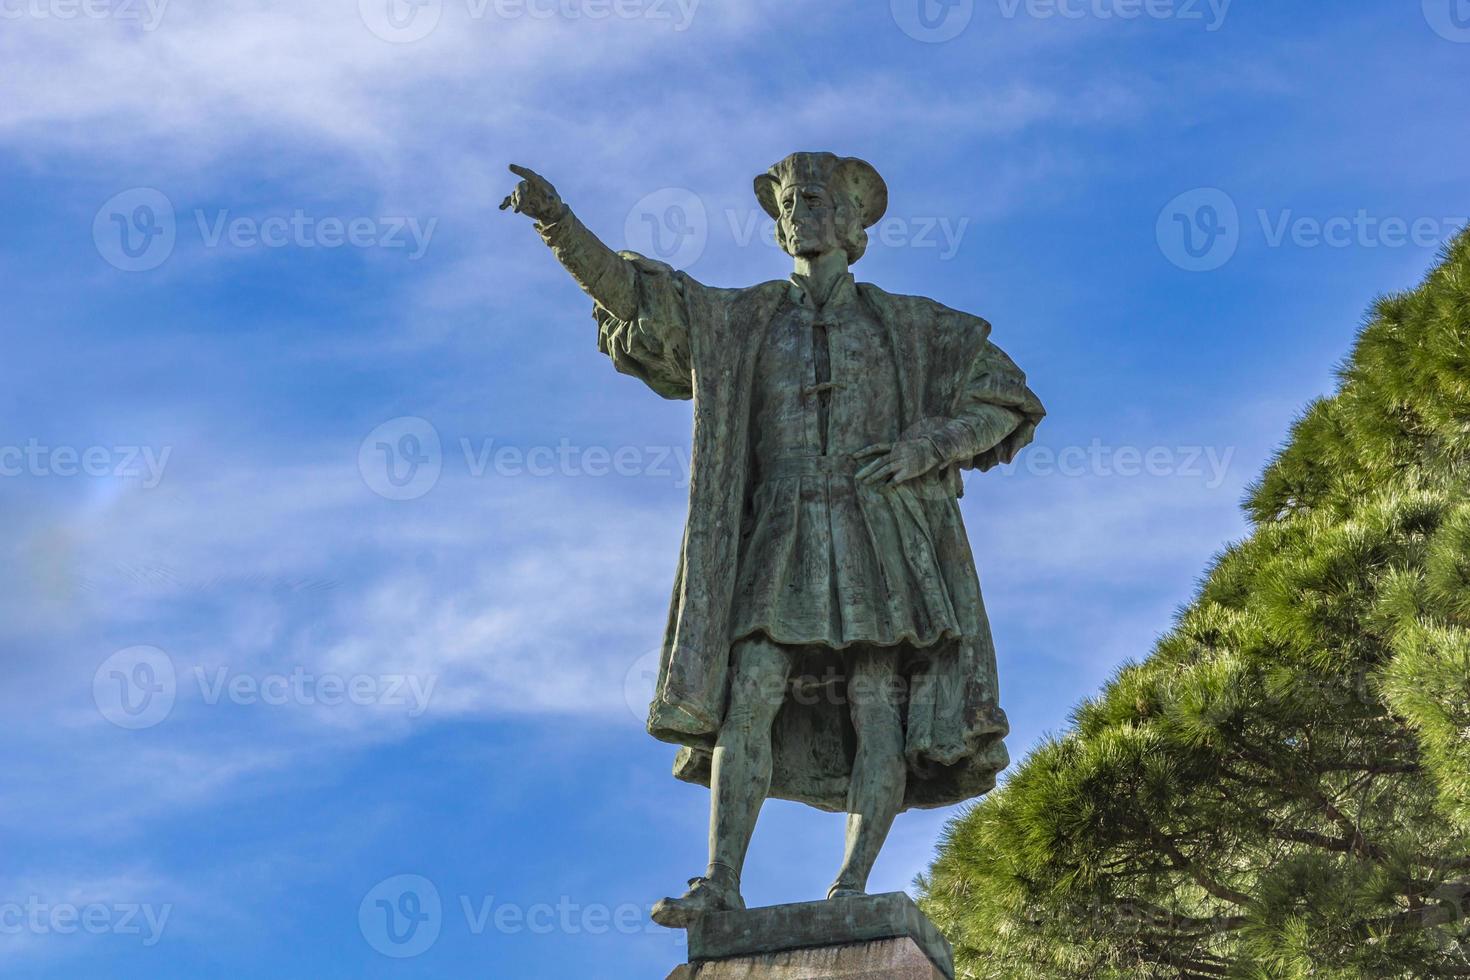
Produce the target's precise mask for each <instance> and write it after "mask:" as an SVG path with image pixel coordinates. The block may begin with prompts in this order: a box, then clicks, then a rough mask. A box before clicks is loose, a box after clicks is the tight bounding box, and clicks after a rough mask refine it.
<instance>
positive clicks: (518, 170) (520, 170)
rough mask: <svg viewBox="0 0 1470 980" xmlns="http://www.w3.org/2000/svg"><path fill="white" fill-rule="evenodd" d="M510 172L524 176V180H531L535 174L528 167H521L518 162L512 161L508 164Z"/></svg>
mask: <svg viewBox="0 0 1470 980" xmlns="http://www.w3.org/2000/svg"><path fill="white" fill-rule="evenodd" d="M510 172H511V173H513V174H515V175H516V176H517V177H524V178H525V179H526V180H533V179H535V178H536V176H537V174H536V171H534V170H532V169H531V168H530V167H523V166H521V165H520V164H518V163H512V164H511V165H510Z"/></svg>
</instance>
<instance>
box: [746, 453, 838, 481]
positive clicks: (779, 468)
mask: <svg viewBox="0 0 1470 980" xmlns="http://www.w3.org/2000/svg"><path fill="white" fill-rule="evenodd" d="M756 469H757V470H758V471H759V472H760V475H761V479H763V480H780V479H784V478H787V477H793V476H845V477H848V478H849V479H851V478H852V475H853V474H854V473H856V472H857V469H858V461H857V460H855V459H853V458H852V456H851V455H850V454H848V453H839V454H837V455H836V456H782V457H780V458H779V459H774V460H771V461H770V462H768V463H758V464H757V465H756Z"/></svg>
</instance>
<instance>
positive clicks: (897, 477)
mask: <svg viewBox="0 0 1470 980" xmlns="http://www.w3.org/2000/svg"><path fill="white" fill-rule="evenodd" d="M852 455H853V458H854V459H858V460H863V459H871V462H869V463H868V464H867V465H865V466H863V467H862V468H860V469H859V470H858V471H857V473H856V474H855V477H856V479H857V481H858V482H859V483H866V484H867V485H868V486H880V487H881V486H894V485H896V484H899V483H906V482H908V481H909V480H916V479H918V478H919V477H921V476H923V475H924V474H925V473H928V472H930V471H932V470H934V469H935V468H937V467H938V466H939V464H940V463H942V462H943V460H942V459H940V457H939V450H937V449H935V448H934V443H932V442H930V441H929V440H928V439H908V440H904V441H902V442H897V443H894V444H892V445H889V444H888V443H886V442H883V443H878V444H877V445H875V446H869V447H868V448H866V449H861V450H858V451H857V452H855V453H853V454H852Z"/></svg>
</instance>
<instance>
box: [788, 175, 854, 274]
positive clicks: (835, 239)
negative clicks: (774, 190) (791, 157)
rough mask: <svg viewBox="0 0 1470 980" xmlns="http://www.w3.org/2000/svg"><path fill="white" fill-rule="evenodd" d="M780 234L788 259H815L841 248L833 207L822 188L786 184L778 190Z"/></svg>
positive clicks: (827, 191)
mask: <svg viewBox="0 0 1470 980" xmlns="http://www.w3.org/2000/svg"><path fill="white" fill-rule="evenodd" d="M780 201H781V234H782V237H783V238H784V239H785V242H786V250H787V251H788V252H790V253H791V254H792V255H799V256H805V257H808V258H815V257H816V256H819V255H823V254H825V253H827V252H831V251H833V250H834V249H840V248H842V247H843V243H842V236H841V234H839V232H838V229H837V226H838V215H837V210H838V209H837V206H836V203H835V202H834V200H833V196H832V193H831V191H830V190H828V188H827V187H826V186H825V185H822V184H788V185H786V186H785V187H782V188H781V197H780Z"/></svg>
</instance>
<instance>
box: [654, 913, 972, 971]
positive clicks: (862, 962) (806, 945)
mask: <svg viewBox="0 0 1470 980" xmlns="http://www.w3.org/2000/svg"><path fill="white" fill-rule="evenodd" d="M953 978H954V960H953V954H952V953H951V951H950V947H949V941H948V940H946V939H945V938H944V937H943V936H942V935H940V933H939V930H938V929H936V928H935V927H934V924H933V923H932V922H930V921H929V920H928V919H927V918H925V916H924V914H923V913H922V912H920V911H919V908H918V906H916V905H915V904H914V903H913V900H912V899H910V898H909V897H908V896H907V895H905V894H904V893H903V892H894V893H893V894H890V895H864V896H862V897H860V898H839V899H834V900H832V901H826V902H806V903H803V904H800V905H775V906H772V907H770V908H763V909H748V910H746V911H744V912H722V913H720V914H718V915H710V916H705V917H704V918H702V919H700V920H699V921H698V922H696V923H695V924H694V926H693V927H692V928H690V930H689V962H688V964H686V965H684V966H681V967H679V968H678V969H677V970H675V971H674V972H673V973H671V974H670V975H669V978H668V980H953Z"/></svg>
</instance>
